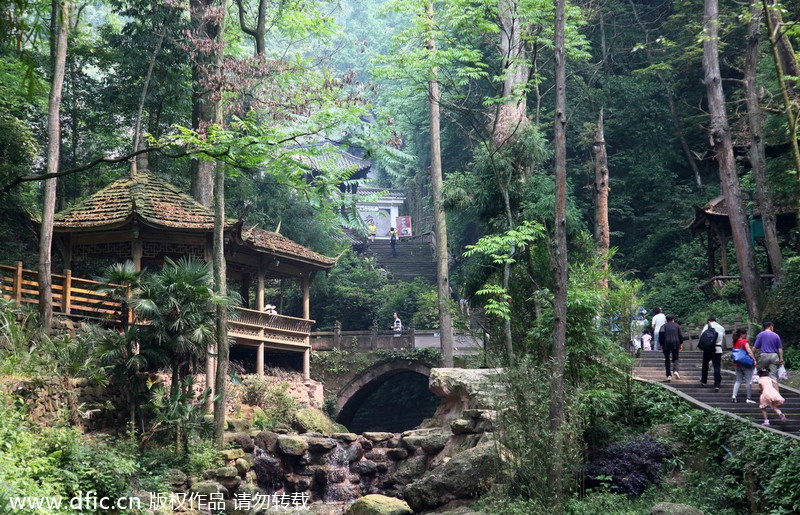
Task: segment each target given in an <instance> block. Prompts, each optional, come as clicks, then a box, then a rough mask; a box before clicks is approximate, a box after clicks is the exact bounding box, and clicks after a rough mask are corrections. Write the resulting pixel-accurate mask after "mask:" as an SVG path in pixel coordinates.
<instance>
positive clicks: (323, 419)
mask: <svg viewBox="0 0 800 515" xmlns="http://www.w3.org/2000/svg"><path fill="white" fill-rule="evenodd" d="M292 426H293V427H294V428H295V429H297V431H299V432H301V433H310V432H316V433H322V434H324V435H329V434H332V433H341V432H344V431H347V428H346V427H344V426H343V425H341V424H337V423H336V422H334V421H333V420H331V419H330V418H328V416H327V415H326V414H325V413H323V412H322V411H320V410H318V409H316V408H302V409H299V410H297V411H296V412H295V414H294V422H293V423H292Z"/></svg>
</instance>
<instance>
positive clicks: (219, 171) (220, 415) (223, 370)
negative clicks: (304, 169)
mask: <svg viewBox="0 0 800 515" xmlns="http://www.w3.org/2000/svg"><path fill="white" fill-rule="evenodd" d="M214 177H215V179H214V182H215V184H214V284H215V285H216V288H217V293H219V294H220V295H227V293H228V291H227V290H228V287H227V277H226V273H225V266H226V263H225V248H224V236H225V168H224V167H223V166H222V163H217V167H216V172H215V174H214ZM216 336H217V337H216V341H217V364H216V367H217V370H216V379H215V381H214V395H215V401H214V443H215V444H216V446H217V447H219V448H222V446H223V440H222V436H223V432H224V431H225V398H226V396H227V395H226V391H225V389H226V388H225V380H226V378H227V376H228V309H227V308H226V307H225V306H219V307H218V308H217V330H216Z"/></svg>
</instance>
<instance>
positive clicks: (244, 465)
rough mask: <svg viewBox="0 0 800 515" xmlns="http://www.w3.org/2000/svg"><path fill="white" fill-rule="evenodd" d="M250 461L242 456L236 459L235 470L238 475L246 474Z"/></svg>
mask: <svg viewBox="0 0 800 515" xmlns="http://www.w3.org/2000/svg"><path fill="white" fill-rule="evenodd" d="M251 466H252V465H251V463H250V462H249V461H247V460H246V459H244V458H239V459H238V460H236V471H237V472H238V473H239V475H244V474H247V471H248V470H250V467H251Z"/></svg>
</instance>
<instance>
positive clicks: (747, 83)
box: [744, 2, 783, 279]
mask: <svg viewBox="0 0 800 515" xmlns="http://www.w3.org/2000/svg"><path fill="white" fill-rule="evenodd" d="M761 16H762V10H761V6H760V5H758V3H756V2H754V3H753V5H752V6H751V7H750V23H749V25H748V27H747V56H746V58H745V63H744V91H745V100H746V102H747V124H748V126H749V128H750V165H751V166H752V167H753V175H754V176H755V179H756V191H757V193H758V207H759V209H760V211H761V221H762V223H763V224H764V242H765V243H766V246H767V256H768V258H769V263H770V265H771V266H772V271H773V273H774V274H775V276H776V277H777V278H778V279H780V276H781V272H782V270H783V256H782V255H781V247H780V243H779V242H778V231H777V229H776V226H775V225H776V220H775V206H774V205H773V203H772V192H771V191H770V188H769V184H768V181H767V169H766V159H765V157H764V121H763V118H762V112H761V104H760V102H759V99H758V92H757V88H756V71H757V69H758V54H759V47H760V44H761Z"/></svg>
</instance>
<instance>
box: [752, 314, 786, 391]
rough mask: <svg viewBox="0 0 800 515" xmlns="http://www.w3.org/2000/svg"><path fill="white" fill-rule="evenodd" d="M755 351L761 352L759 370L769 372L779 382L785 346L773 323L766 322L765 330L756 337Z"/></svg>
mask: <svg viewBox="0 0 800 515" xmlns="http://www.w3.org/2000/svg"><path fill="white" fill-rule="evenodd" d="M753 348H754V349H758V350H759V351H761V354H760V355H759V357H758V368H763V369H766V370H769V375H770V377H772V378H773V379H775V380H776V381H777V380H778V367H779V366H780V365H783V344H781V337H780V336H778V333H776V332H775V325H774V324H773V323H772V322H764V330H763V331H761V332H760V333H758V336H756V343H755V345H753Z"/></svg>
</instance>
